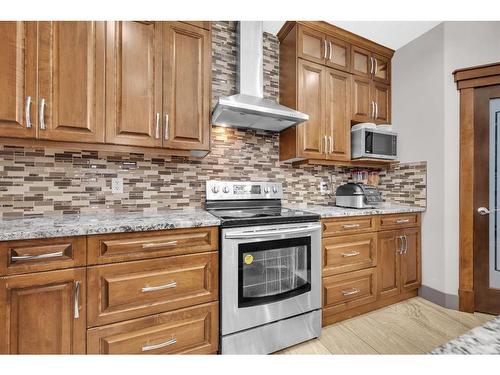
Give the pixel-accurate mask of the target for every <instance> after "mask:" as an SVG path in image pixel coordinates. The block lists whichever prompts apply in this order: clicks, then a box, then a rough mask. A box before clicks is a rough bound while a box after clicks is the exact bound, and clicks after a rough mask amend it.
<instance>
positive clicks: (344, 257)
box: [323, 232, 377, 276]
mask: <svg viewBox="0 0 500 375" xmlns="http://www.w3.org/2000/svg"><path fill="white" fill-rule="evenodd" d="M376 265H377V234H376V233H375V232H374V233H367V234H355V235H350V236H340V237H330V238H325V239H324V240H323V276H331V275H337V274H340V273H344V272H349V271H356V270H360V269H364V268H369V267H373V266H376Z"/></svg>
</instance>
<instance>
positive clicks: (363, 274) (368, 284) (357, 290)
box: [323, 268, 377, 314]
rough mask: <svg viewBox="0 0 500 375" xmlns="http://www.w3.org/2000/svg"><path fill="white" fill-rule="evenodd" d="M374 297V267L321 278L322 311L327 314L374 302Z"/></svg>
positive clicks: (375, 292)
mask: <svg viewBox="0 0 500 375" xmlns="http://www.w3.org/2000/svg"><path fill="white" fill-rule="evenodd" d="M376 299H377V272H376V269H375V268H369V269H366V270H360V271H354V272H349V273H345V274H342V275H337V276H330V277H325V278H323V311H327V312H328V313H329V314H330V313H331V314H335V313H339V312H341V311H344V310H349V309H351V308H354V307H357V306H361V305H364V304H367V303H371V302H375V301H376Z"/></svg>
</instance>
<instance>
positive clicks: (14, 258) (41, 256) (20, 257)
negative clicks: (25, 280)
mask: <svg viewBox="0 0 500 375" xmlns="http://www.w3.org/2000/svg"><path fill="white" fill-rule="evenodd" d="M63 255H64V252H63V251H57V252H55V253H47V254H38V255H14V256H11V257H10V260H11V261H14V262H16V261H19V260H39V259H50V258H57V257H62V256H63Z"/></svg>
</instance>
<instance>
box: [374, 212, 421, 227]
mask: <svg viewBox="0 0 500 375" xmlns="http://www.w3.org/2000/svg"><path fill="white" fill-rule="evenodd" d="M419 225H420V214H419V213H411V214H396V215H380V217H379V228H380V230H386V229H398V228H408V227H416V226H419Z"/></svg>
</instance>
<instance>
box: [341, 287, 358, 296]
mask: <svg viewBox="0 0 500 375" xmlns="http://www.w3.org/2000/svg"><path fill="white" fill-rule="evenodd" d="M359 292H360V290H359V289H358V288H352V290H343V291H342V295H343V296H352V295H354V294H358V293H359Z"/></svg>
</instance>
